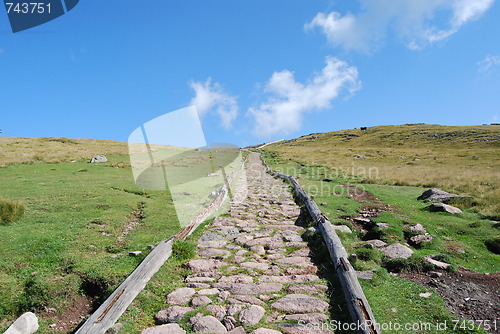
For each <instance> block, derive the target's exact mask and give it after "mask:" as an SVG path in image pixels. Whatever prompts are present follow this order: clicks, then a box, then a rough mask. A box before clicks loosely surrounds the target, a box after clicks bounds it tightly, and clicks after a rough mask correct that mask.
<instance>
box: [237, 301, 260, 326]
mask: <svg viewBox="0 0 500 334" xmlns="http://www.w3.org/2000/svg"><path fill="white" fill-rule="evenodd" d="M265 313H266V310H264V308H263V307H262V306H258V305H252V306H250V307H249V308H247V309H245V310H243V311H241V312H240V316H239V318H240V321H241V323H242V324H243V325H248V326H254V325H257V324H258V323H259V321H260V319H262V317H263V316H264V314H265Z"/></svg>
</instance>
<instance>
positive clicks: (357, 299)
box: [262, 159, 382, 334]
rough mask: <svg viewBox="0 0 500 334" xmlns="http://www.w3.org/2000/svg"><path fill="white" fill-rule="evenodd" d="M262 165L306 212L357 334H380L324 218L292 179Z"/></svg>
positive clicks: (335, 233) (334, 234)
mask: <svg viewBox="0 0 500 334" xmlns="http://www.w3.org/2000/svg"><path fill="white" fill-rule="evenodd" d="M262 162H263V163H264V166H265V167H266V169H267V171H268V173H269V174H271V175H273V176H275V177H279V178H281V179H283V180H285V181H287V182H289V183H291V185H292V187H293V189H294V192H295V195H296V197H297V198H298V199H299V201H300V202H302V203H303V204H304V206H305V208H306V209H307V212H308V213H309V215H310V216H311V218H312V219H313V221H314V222H315V224H316V226H317V227H318V229H319V231H320V232H321V235H322V236H323V239H324V241H325V244H326V246H327V247H328V251H329V253H330V256H331V258H332V262H333V264H334V267H335V269H336V272H337V276H338V278H339V280H340V284H341V285H342V289H343V291H344V295H345V299H346V301H347V306H348V308H349V313H350V315H351V317H352V320H353V322H354V323H355V327H356V330H357V333H359V334H381V333H382V332H381V331H380V327H379V326H378V325H377V323H376V321H375V317H374V316H373V312H372V310H371V308H370V305H369V304H368V300H367V299H366V297H365V294H364V293H363V290H362V289H361V286H360V284H359V281H358V277H357V275H356V271H355V270H354V268H353V267H352V265H351V263H350V262H349V259H348V255H347V252H346V250H345V248H344V246H343V245H342V242H341V241H340V238H339V237H338V235H337V232H336V231H335V229H334V228H333V226H332V224H331V223H330V221H329V220H328V218H327V217H326V216H325V215H324V214H323V213H322V212H321V210H320V209H319V207H318V205H317V204H316V202H314V200H313V199H311V198H310V197H309V196H308V195H307V193H306V192H305V191H304V189H302V187H301V186H300V184H299V183H298V182H297V180H296V179H295V177H293V176H289V175H285V174H281V173H277V172H275V171H273V170H271V169H270V168H269V166H268V165H267V164H266V162H265V161H264V160H263V159H262Z"/></svg>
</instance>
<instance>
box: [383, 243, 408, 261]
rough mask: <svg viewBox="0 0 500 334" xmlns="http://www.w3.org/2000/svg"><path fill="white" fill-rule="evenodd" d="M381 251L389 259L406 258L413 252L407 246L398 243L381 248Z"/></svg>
mask: <svg viewBox="0 0 500 334" xmlns="http://www.w3.org/2000/svg"><path fill="white" fill-rule="evenodd" d="M382 251H383V252H384V254H385V256H386V257H387V258H389V259H407V258H409V257H410V256H411V255H412V254H413V251H412V250H411V249H410V248H409V247H406V246H405V245H401V244H398V243H396V244H392V245H389V246H387V247H385V248H382Z"/></svg>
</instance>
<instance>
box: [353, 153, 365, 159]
mask: <svg viewBox="0 0 500 334" xmlns="http://www.w3.org/2000/svg"><path fill="white" fill-rule="evenodd" d="M365 158H366V156H365V155H363V154H358V155H356V156H355V157H354V159H365Z"/></svg>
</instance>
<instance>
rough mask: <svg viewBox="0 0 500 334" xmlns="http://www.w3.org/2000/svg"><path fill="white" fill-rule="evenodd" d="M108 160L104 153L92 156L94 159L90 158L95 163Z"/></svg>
mask: <svg viewBox="0 0 500 334" xmlns="http://www.w3.org/2000/svg"><path fill="white" fill-rule="evenodd" d="M107 161H108V159H107V158H106V157H105V156H104V155H102V154H98V155H94V156H93V157H92V159H90V163H91V164H95V163H99V162H107Z"/></svg>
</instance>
